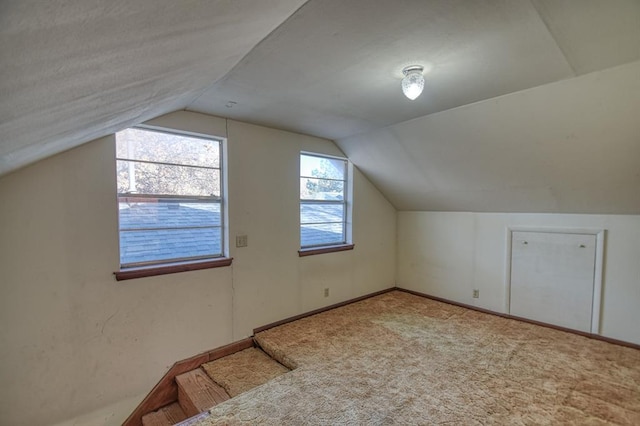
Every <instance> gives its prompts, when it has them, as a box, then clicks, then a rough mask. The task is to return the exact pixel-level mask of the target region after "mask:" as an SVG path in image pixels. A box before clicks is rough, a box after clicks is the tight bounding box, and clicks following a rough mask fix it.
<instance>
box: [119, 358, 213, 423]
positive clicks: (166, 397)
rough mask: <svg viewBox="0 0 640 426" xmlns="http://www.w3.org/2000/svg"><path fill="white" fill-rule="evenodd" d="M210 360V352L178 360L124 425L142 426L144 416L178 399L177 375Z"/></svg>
mask: <svg viewBox="0 0 640 426" xmlns="http://www.w3.org/2000/svg"><path fill="white" fill-rule="evenodd" d="M208 361H209V353H208V352H205V353H204V354H199V355H196V356H194V357H191V358H188V359H185V360H182V361H179V362H176V363H175V364H174V365H173V367H171V369H169V371H168V372H167V373H166V374H165V375H164V377H163V378H162V379H160V381H159V382H158V384H157V385H155V387H154V388H153V389H152V390H151V392H149V395H147V397H146V398H145V399H144V400H142V402H141V403H140V405H138V407H137V408H136V409H135V410H134V412H133V413H131V415H130V416H129V418H128V419H127V420H125V422H124V423H123V426H142V416H143V415H145V414H146V413H149V412H151V411H155V410H157V409H159V408H160V407H163V406H165V405H168V404H171V403H173V402H176V401H177V400H178V385H176V382H175V377H176V376H177V375H179V374H182V373H186V372H187V371H191V370H193V369H194V368H198V367H200V366H201V365H202V364H204V363H205V362H208Z"/></svg>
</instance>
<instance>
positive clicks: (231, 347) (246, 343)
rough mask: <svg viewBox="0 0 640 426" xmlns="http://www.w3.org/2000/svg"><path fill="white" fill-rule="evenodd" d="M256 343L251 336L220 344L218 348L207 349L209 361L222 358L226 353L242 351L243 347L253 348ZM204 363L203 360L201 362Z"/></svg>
mask: <svg viewBox="0 0 640 426" xmlns="http://www.w3.org/2000/svg"><path fill="white" fill-rule="evenodd" d="M255 345H256V343H255V341H254V340H253V337H247V338H246V339H242V340H239V341H237V342H234V343H231V344H228V345H226V346H222V347H220V348H218V349H214V350H212V351H209V352H208V354H209V361H214V360H216V359H219V358H224V357H225V356H227V355H232V354H235V353H236V352H240V351H244V350H245V349H249V348H253V347H254V346H255ZM202 364H204V362H203V363H202Z"/></svg>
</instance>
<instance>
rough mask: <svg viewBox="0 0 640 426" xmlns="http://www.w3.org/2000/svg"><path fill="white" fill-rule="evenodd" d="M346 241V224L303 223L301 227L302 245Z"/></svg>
mask: <svg viewBox="0 0 640 426" xmlns="http://www.w3.org/2000/svg"><path fill="white" fill-rule="evenodd" d="M344 242H346V239H345V235H344V224H343V223H342V222H341V223H324V224H319V225H302V226H301V227H300V245H301V246H302V247H308V246H319V245H329V244H342V243H344Z"/></svg>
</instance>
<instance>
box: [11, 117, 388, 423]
mask: <svg viewBox="0 0 640 426" xmlns="http://www.w3.org/2000/svg"><path fill="white" fill-rule="evenodd" d="M152 124H155V125H162V126H169V127H172V128H178V129H183V130H190V131H195V132H200V133H209V134H213V135H217V136H225V131H226V128H227V127H228V133H229V134H228V136H229V141H228V155H229V182H228V184H229V190H230V191H229V212H230V220H229V224H230V235H231V239H232V240H233V238H234V236H235V235H236V234H237V233H246V234H247V235H248V237H249V246H248V247H246V248H239V249H236V248H235V247H231V256H232V257H234V262H233V265H232V266H231V267H226V268H217V269H210V270H203V271H194V272H187V273H180V274H173V275H165V276H160V277H149V278H143V279H137V280H131V281H122V282H116V281H115V280H114V277H113V274H112V273H113V271H115V270H116V269H117V268H118V224H117V207H116V202H115V201H116V200H115V191H116V185H115V160H114V154H115V147H114V139H113V136H108V137H105V138H102V139H99V140H96V141H93V142H90V143H88V144H85V145H83V146H81V147H79V148H76V149H73V150H71V151H68V152H65V153H62V154H60V155H57V156H55V157H52V158H49V159H46V160H43V161H41V162H39V163H36V164H34V165H32V166H30V167H27V168H25V169H22V170H19V171H17V172H15V173H13V174H10V175H7V176H4V177H2V178H0V200H2V202H1V204H0V223H1V224H2V226H1V227H0V270H1V271H2V272H1V274H2V275H1V278H0V281H1V285H0V292H1V293H0V324H1V325H2V327H1V328H0V382H1V383H2V385H3V386H2V388H1V390H0V424H3V425H4V424H7V425H9V424H10V425H21V424H25V425H33V424H54V423H57V422H62V421H64V424H65V425H74V424H77V425H80V424H82V425H91V424H96V425H98V424H114V425H115V424H120V423H121V422H122V420H123V418H124V416H126V415H128V414H129V412H130V411H131V410H132V409H133V407H134V406H135V405H136V404H137V402H138V401H139V400H140V399H141V398H142V397H143V396H144V394H146V392H148V391H149V390H150V389H151V387H152V386H153V385H154V384H155V383H156V382H157V380H158V379H159V378H160V377H161V376H162V374H164V372H165V371H167V369H168V368H169V367H170V365H171V364H172V363H173V362H174V361H177V360H179V359H183V358H186V357H188V356H191V355H194V354H196V353H198V352H201V351H204V350H207V349H211V348H215V347H217V346H220V345H223V344H226V343H229V342H231V341H233V340H237V339H240V338H242V337H244V336H248V335H250V334H251V331H252V329H253V328H254V327H257V326H260V325H263V324H266V323H268V322H271V321H275V320H278V319H282V318H284V317H287V316H291V315H295V314H298V313H301V312H305V311H308V310H310V309H314V308H317V307H320V306H326V305H329V304H332V303H336V302H338V301H342V300H346V299H349V298H352V297H356V296H359V295H362V294H366V293H370V292H373V291H377V290H380V289H383V288H388V287H391V286H393V285H394V282H395V251H396V249H395V242H396V236H395V232H396V211H395V209H394V208H393V207H392V206H391V205H390V204H389V203H388V202H387V201H386V199H385V198H384V197H382V196H381V195H380V193H379V192H378V191H377V190H376V189H375V188H374V187H373V186H372V185H371V184H370V183H369V182H368V180H367V179H366V178H365V177H364V176H363V175H361V174H360V173H359V172H358V171H357V170H356V172H355V176H354V230H353V235H354V242H355V244H356V248H355V250H353V251H349V252H341V253H332V254H325V255H319V256H311V257H306V258H299V257H298V255H297V249H298V244H299V243H298V235H299V231H298V204H297V196H298V188H299V186H298V185H299V184H298V154H299V152H300V150H309V151H316V152H320V153H326V154H334V155H336V154H337V155H341V152H340V151H339V150H338V148H337V147H336V146H335V145H334V144H333V143H332V142H330V141H327V140H323V139H318V138H313V137H308V136H303V135H299V134H294V133H288V132H284V131H279V130H273V129H268V128H264V127H260V126H255V125H249V124H244V123H239V122H234V121H229V122H228V123H226V122H225V120H222V119H219V118H215V117H210V116H206V115H202V114H195V113H188V112H177V113H174V114H170V115H169V116H165V117H161V118H159V119H156V120H152ZM324 287H330V288H331V295H330V297H329V298H324V297H323V294H322V289H323V288H324ZM68 419H72V420H68Z"/></svg>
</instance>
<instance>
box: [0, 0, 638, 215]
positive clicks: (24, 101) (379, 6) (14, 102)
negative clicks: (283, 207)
mask: <svg viewBox="0 0 640 426" xmlns="http://www.w3.org/2000/svg"><path fill="white" fill-rule="evenodd" d="M303 3H304V4H303ZM0 37H1V38H0V59H1V64H0V67H1V68H0V95H1V97H0V135H2V136H0V137H1V138H2V139H1V140H2V144H1V146H0V174H2V173H6V172H7V171H10V170H13V169H15V168H17V167H20V166H22V165H24V164H28V163H29V162H33V161H35V160H37V159H40V158H44V157H46V156H48V155H51V154H54V153H56V152H60V151H62V150H64V149H68V148H71V147H73V146H75V145H78V144H80V143H83V142H87V141H89V140H91V139H93V138H96V137H99V136H102V135H105V134H108V133H111V132H113V131H116V130H119V129H122V128H124V127H127V126H129V125H132V124H136V123H139V122H142V121H145V120H146V119H149V118H152V117H154V116H157V115H160V114H162V113H165V112H169V111H172V110H177V109H183V108H186V109H189V110H193V111H198V112H204V113H210V114H214V115H219V116H223V117H230V118H234V119H239V120H244V121H249V122H253V123H258V124H264V125H267V126H272V127H277V128H283V129H287V130H292V131H297V132H301V133H306V134H311V135H316V136H321V137H325V138H330V139H335V140H336V142H337V143H338V145H339V146H340V147H341V148H342V149H343V150H344V151H345V152H346V153H347V154H348V155H349V156H350V157H351V158H352V160H353V161H354V163H355V164H356V165H357V166H359V167H360V168H361V169H363V170H364V171H365V172H366V173H367V174H368V176H369V177H370V178H371V179H372V180H373V181H374V183H375V184H376V185H378V186H379V187H380V188H381V189H382V190H383V192H384V193H385V195H386V196H387V197H388V198H389V199H390V200H391V201H392V202H393V203H394V204H395V205H396V207H398V208H400V209H413V210H416V209H420V210H424V209H426V210H429V209H433V210H469V211H487V210H489V211H531V212H534V211H546V212H564V211H571V212H640V202H635V201H633V202H630V201H629V197H625V196H624V195H625V194H628V192H625V191H622V192H618V193H617V196H616V197H617V198H615V199H613V198H611V197H607V196H604V195H602V194H604V193H605V192H606V191H607V189H606V188H608V185H613V184H615V185H619V186H620V185H621V186H625V187H627V188H629V187H630V186H631V185H637V183H638V181H637V174H634V173H633V172H632V170H634V168H637V167H636V166H638V160H629V159H628V157H626V156H625V155H623V154H615V155H610V156H609V157H608V158H609V160H610V161H608V162H605V163H606V164H605V165H604V167H605V168H604V169H600V172H599V173H600V174H599V175H598V176H601V175H606V176H608V175H614V176H616V178H615V179H613V180H611V179H605V180H604V181H599V182H596V183H597V184H598V185H600V187H601V190H600V192H599V193H598V194H600V195H598V194H594V193H591V192H588V191H587V192H584V191H583V188H584V182H583V181H579V180H578V179H579V178H580V179H582V178H583V177H584V176H583V174H582V172H576V170H577V169H578V167H579V166H577V165H574V163H575V162H574V161H573V159H572V158H573V157H574V151H572V150H571V149H566V150H558V148H557V147H556V145H554V144H552V143H551V141H552V140H554V141H557V140H558V138H559V137H560V135H564V134H567V135H569V136H570V135H572V134H573V135H576V134H579V135H583V133H582V132H581V129H582V128H583V125H585V124H592V123H589V122H591V121H594V120H595V121H598V122H599V123H600V124H599V125H600V127H599V128H598V129H595V130H597V131H599V132H601V133H602V134H605V133H603V132H605V130H606V129H608V128H610V127H613V126H623V127H624V129H623V130H622V131H621V132H617V133H615V137H616V138H618V139H619V140H616V142H615V143H614V144H613V145H610V147H611V148H612V149H618V148H617V147H618V145H620V146H623V147H626V149H627V151H626V152H627V153H632V154H635V153H637V145H638V144H639V143H640V142H639V141H638V137H637V136H635V135H634V132H636V131H637V127H635V126H634V125H633V123H632V122H633V120H628V119H627V118H625V119H624V120H622V121H620V120H619V117H618V116H616V115H615V114H604V115H598V114H597V112H598V111H599V110H598V108H599V107H597V106H593V102H596V101H597V99H600V100H601V101H602V102H605V103H606V105H607V108H608V109H609V110H615V111H620V112H621V114H623V115H624V113H625V111H626V110H625V108H628V107H635V106H637V105H636V104H635V103H634V102H635V99H636V98H637V95H635V94H634V93H630V92H629V93H625V90H626V89H628V90H633V89H637V85H636V84H635V83H634V82H636V81H637V78H636V77H635V74H634V73H635V71H636V68H634V67H633V66H631V67H630V68H625V69H627V70H631V74H628V73H624V72H623V74H624V78H625V82H624V83H623V84H622V83H621V84H619V85H618V86H615V85H613V86H612V85H607V84H608V83H602V82H601V79H604V80H606V81H609V80H608V79H607V78H608V77H606V76H609V74H607V72H608V71H602V70H608V69H610V68H613V67H619V66H622V65H623V64H631V63H634V61H638V60H640V0H608V1H601V0H575V1H572V0H510V1H500V0H467V1H464V0H460V1H455V0H431V1H423V0H349V1H343V0H309V1H307V2H304V1H303V0H261V1H251V0H234V1H231V0H228V1H221V0H218V1H193V2H171V1H164V0H158V1H151V0H144V1H139V2H125V1H118V0H114V1H111V2H103V1H99V0H84V1H81V0H55V1H50V2H36V1H25V0H22V1H20V0H14V1H8V0H5V1H3V2H0ZM415 63H419V64H423V65H426V66H427V67H428V68H429V69H430V71H429V72H428V74H427V75H426V79H427V84H426V88H425V92H424V93H423V95H422V96H421V97H420V98H418V99H417V100H416V101H409V100H407V99H406V98H404V96H403V95H402V93H401V91H400V88H399V84H400V79H401V69H402V68H403V67H404V66H406V65H411V64H415ZM616 69H617V68H616ZM590 73H591V74H590ZM585 82H586V83H585ZM600 83H602V84H600ZM565 84H568V86H565ZM598 84H600V86H598ZM612 84H613V83H612ZM556 85H557V86H556ZM589 85H595V86H597V87H603V89H602V91H604V92H602V93H601V96H600V98H597V97H595V98H583V97H580V96H578V95H577V94H576V92H575V91H573V90H572V89H571V88H572V87H580V88H581V89H582V90H585V91H586V92H587V93H589V92H590V90H591V89H590V88H589ZM614 86H615V87H614ZM567 87H568V88H567ZM535 88H537V89H535ZM542 88H548V89H545V90H542V91H541V92H532V93H544V94H545V96H548V98H547V99H546V100H545V99H538V98H536V99H537V101H535V102H533V101H530V98H529V96H534V95H525V96H520V93H529V92H528V90H533V91H535V90H538V89H542ZM625 88H626V89H625ZM563 90H564V91H563ZM608 90H612V91H613V92H612V93H615V95H611V94H610V93H609V92H607V91H608ZM522 91H524V92H522ZM596 91H597V89H596ZM598 93H600V92H598ZM510 94H511V95H510ZM574 95H575V96H574ZM509 96H512V97H511V98H510V97H509ZM620 96H621V97H622V98H620ZM502 97H504V99H509V100H508V101H506V100H505V101H501V100H497V99H503V98H502ZM535 97H536V96H534V98H535ZM594 99H595V100H596V101H594ZM494 100H495V103H496V104H497V105H498V107H497V108H494V109H491V108H489V107H478V108H475V109H474V108H473V107H474V105H483V104H486V103H487V102H488V103H489V104H491V103H492V102H494ZM528 102H529V103H528ZM580 102H584V103H585V104H586V105H591V106H592V107H586V109H580V108H578V109H575V107H576V105H578V104H579V103H580ZM556 104H557V105H562V108H555V109H554V108H548V106H553V105H556ZM465 105H468V106H469V108H470V109H469V110H467V109H464V108H467V107H464V108H463V109H460V107H463V106H465ZM487 105H488V104H487ZM504 105H509V108H507V109H505V107H504ZM589 108H591V109H589ZM545 109H548V110H549V111H547V113H545ZM574 109H575V110H576V111H582V113H576V115H575V116H571V117H573V118H571V119H569V120H568V121H569V122H570V123H571V124H570V125H568V126H569V127H566V126H565V127H562V126H561V125H559V124H556V125H550V126H547V123H546V121H545V120H547V119H549V120H551V119H552V118H553V119H556V120H558V116H559V115H560V116H561V115H562V114H564V113H565V112H567V111H573V110H574ZM460 111H469V112H468V113H469V114H470V115H465V114H460ZM550 111H553V112H550ZM438 117H439V118H438ZM442 117H445V118H442ZM527 117H533V118H536V119H535V120H534V121H533V122H534V123H536V125H535V126H532V125H531V122H530V121H528V120H527ZM625 117H627V116H626V115H625ZM408 120H409V121H408ZM457 120H466V121H468V122H469V123H476V127H473V126H470V127H464V126H463V127H464V129H466V130H463V129H462V128H458V126H459V125H462V124H464V121H463V122H461V121H457ZM505 121H508V122H511V123H520V124H518V126H521V127H519V128H515V127H514V128H513V129H512V130H511V133H509V132H505V133H504V134H502V135H494V134H493V133H492V131H489V130H486V129H490V128H493V129H495V128H499V127H500V126H501V124H502V123H504V122H505ZM417 123H418V124H417ZM434 123H436V124H434ZM444 123H446V125H445V124H444ZM433 126H435V127H437V128H438V129H439V130H438V131H437V132H436V131H435V130H432V127H433ZM482 126H484V127H486V129H484V131H485V134H484V136H482V137H475V136H476V135H477V134H478V133H477V132H479V131H480V130H482V129H481V127H482ZM514 126H515V124H514ZM547 127H549V128H553V129H555V130H554V131H548V129H547ZM585 128H590V127H589V126H586V127H585ZM409 129H411V130H409ZM518 129H520V130H518ZM456 130H459V131H456ZM434 132H435V133H434ZM465 132H466V133H465ZM554 132H555V133H554ZM520 134H527V135H529V136H530V134H537V139H535V140H532V139H531V137H528V138H524V139H522V140H519V141H517V142H512V143H514V144H515V145H513V146H508V142H509V141H512V140H513V138H515V137H516V136H518V135H520ZM635 134H637V133H635ZM436 136H437V137H436ZM494 136H495V137H499V138H501V139H500V140H499V141H498V142H491V138H492V137H494ZM527 141H528V142H527ZM590 141H591V140H590ZM527 143H533V144H534V145H535V146H537V147H538V150H537V151H535V150H534V151H531V150H530V147H529V145H527ZM585 143H586V142H585ZM487 144H488V145H487ZM588 144H589V146H590V147H591V148H590V149H588V150H587V151H586V152H587V153H584V152H583V153H581V154H580V155H579V157H580V158H581V160H583V161H584V163H583V165H588V167H595V163H596V162H597V158H598V156H599V155H601V154H602V152H601V150H602V149H604V148H603V147H599V148H598V147H596V145H594V143H593V141H591V142H588ZM514 146H516V147H519V148H514ZM563 146H565V148H566V146H567V145H566V144H565V145H563ZM487 147H490V148H491V149H488V150H487V151H484V150H483V149H484V148H487ZM505 147H509V148H510V149H516V151H517V150H518V149H520V150H521V152H516V151H514V152H512V155H506V154H504V155H503V153H504V152H508V151H509V149H504V148H505ZM572 147H573V148H576V149H579V146H578V145H572ZM434 150H435V151H434ZM629 150H630V151H629ZM438 152H440V153H447V155H444V154H443V155H434V154H437V153H438ZM487 152H490V153H492V154H491V155H493V156H494V157H495V160H492V161H485V162H480V163H474V162H473V161H474V159H475V158H479V157H477V156H476V154H477V155H482V154H486V155H489V154H487ZM469 153H474V155H471V154H469ZM525 153H530V154H531V156H529V157H527V156H526V155H525ZM387 157H388V158H387ZM621 157H625V158H621ZM385 158H387V159H388V160H389V161H384V159H385ZM433 158H438V159H439V161H433ZM634 158H639V157H638V156H636V157H634ZM536 159H537V160H536ZM625 159H626V162H624V164H625V167H623V168H622V169H618V168H617V161H618V160H621V161H622V160H625ZM405 160H406V161H405ZM516 160H517V161H518V162H519V163H518V165H517V166H516V165H513V164H511V163H510V161H516ZM536 161H537V162H536ZM550 163H555V164H557V166H556V167H558V168H560V167H562V166H563V164H568V166H567V171H566V172H563V173H559V172H554V171H555V170H556V169H554V168H552V169H550V168H549V167H539V166H540V165H543V166H545V165H546V166H548V165H549V164H550ZM509 164H510V165H509ZM505 165H506V166H505ZM599 166H600V167H602V166H603V165H602V164H599ZM505 167H506V169H508V171H504V170H502V171H500V170H501V169H504V168H505ZM519 168H524V169H526V170H529V171H528V172H527V173H524V174H523V173H521V172H520V170H518V169H519ZM425 170H428V172H425ZM474 170H475V172H474ZM550 172H553V173H550ZM407 176H410V178H409V177H407ZM434 176H435V177H434ZM568 176H573V177H568ZM588 181H589V180H588ZM509 182H515V183H513V184H510V183H509ZM590 182H591V181H590ZM461 188H466V189H461ZM522 188H530V189H531V191H529V192H527V191H524V192H523V191H522ZM558 188H563V190H560V191H559V192H558ZM574 189H575V191H574ZM536 191H538V192H536ZM580 191H583V192H582V195H579V194H580ZM489 194H492V195H489ZM536 194H537V195H536ZM594 197H595V198H594ZM618 198H620V199H618ZM636 198H637V197H636ZM632 199H634V198H633V197H632ZM610 203H612V204H610Z"/></svg>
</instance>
